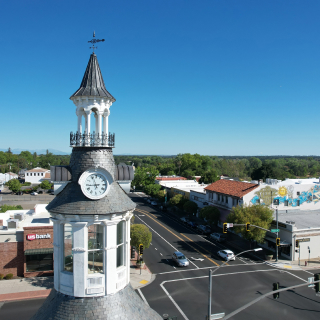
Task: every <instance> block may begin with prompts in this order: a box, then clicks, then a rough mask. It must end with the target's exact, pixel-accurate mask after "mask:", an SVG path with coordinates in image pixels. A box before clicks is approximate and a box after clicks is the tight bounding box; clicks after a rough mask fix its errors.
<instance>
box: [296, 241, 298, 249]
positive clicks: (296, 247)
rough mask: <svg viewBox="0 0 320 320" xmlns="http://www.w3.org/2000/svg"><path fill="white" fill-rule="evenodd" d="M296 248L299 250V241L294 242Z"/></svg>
mask: <svg viewBox="0 0 320 320" xmlns="http://www.w3.org/2000/svg"><path fill="white" fill-rule="evenodd" d="M296 248H299V240H296Z"/></svg>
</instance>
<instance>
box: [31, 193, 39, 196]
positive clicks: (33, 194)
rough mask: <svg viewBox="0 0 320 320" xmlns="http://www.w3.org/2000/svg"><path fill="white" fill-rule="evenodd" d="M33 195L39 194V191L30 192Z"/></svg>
mask: <svg viewBox="0 0 320 320" xmlns="http://www.w3.org/2000/svg"><path fill="white" fill-rule="evenodd" d="M30 194H31V195H32V196H37V195H38V192H31V193H30Z"/></svg>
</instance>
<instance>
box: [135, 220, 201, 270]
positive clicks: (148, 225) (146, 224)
mask: <svg viewBox="0 0 320 320" xmlns="http://www.w3.org/2000/svg"><path fill="white" fill-rule="evenodd" d="M138 219H140V220H141V221H142V222H143V223H144V224H145V225H146V226H147V227H148V228H149V229H151V230H152V231H153V232H154V233H155V234H157V235H158V236H159V237H160V238H161V239H162V240H164V241H165V242H166V243H167V244H168V245H169V246H170V247H172V248H173V249H174V250H175V251H179V250H178V249H177V248H175V247H174V246H173V245H172V244H171V243H170V242H168V241H167V240H166V239H165V238H164V237H162V236H160V234H159V233H158V232H157V231H155V230H154V229H152V228H151V227H150V226H149V225H148V224H147V223H146V222H144V221H143V220H142V219H141V218H139V217H138ZM190 262H191V263H192V264H193V265H194V266H195V267H196V268H197V269H199V267H198V266H197V265H196V264H195V263H193V262H192V261H190ZM174 268H175V267H174Z"/></svg>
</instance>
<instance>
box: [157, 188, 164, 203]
mask: <svg viewBox="0 0 320 320" xmlns="http://www.w3.org/2000/svg"><path fill="white" fill-rule="evenodd" d="M165 196H166V193H165V191H164V190H160V191H159V192H158V194H157V198H158V199H159V200H160V201H162V202H163V201H164V198H165Z"/></svg>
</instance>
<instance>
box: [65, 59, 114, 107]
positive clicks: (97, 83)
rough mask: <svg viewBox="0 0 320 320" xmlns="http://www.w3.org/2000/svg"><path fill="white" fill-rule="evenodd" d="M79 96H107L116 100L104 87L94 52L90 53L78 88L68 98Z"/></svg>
mask: <svg viewBox="0 0 320 320" xmlns="http://www.w3.org/2000/svg"><path fill="white" fill-rule="evenodd" d="M79 96H96V97H101V98H103V97H107V98H110V99H111V100H112V102H114V101H116V99H115V98H114V97H113V96H112V95H111V94H110V93H109V92H108V90H107V89H106V87H105V84H104V81H103V78H102V74H101V70H100V67H99V63H98V59H97V56H96V55H95V53H92V54H91V56H90V59H89V62H88V65H87V69H86V72H85V73H84V76H83V79H82V82H81V85H80V88H79V89H78V90H77V91H76V92H75V93H74V94H73V95H72V96H71V97H70V99H71V98H74V97H79Z"/></svg>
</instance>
